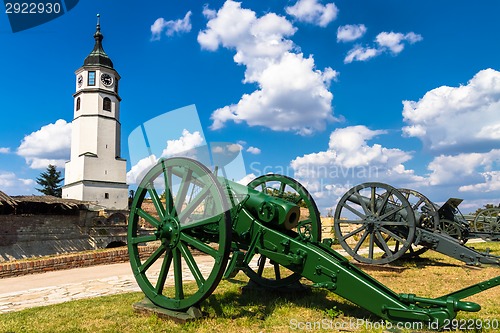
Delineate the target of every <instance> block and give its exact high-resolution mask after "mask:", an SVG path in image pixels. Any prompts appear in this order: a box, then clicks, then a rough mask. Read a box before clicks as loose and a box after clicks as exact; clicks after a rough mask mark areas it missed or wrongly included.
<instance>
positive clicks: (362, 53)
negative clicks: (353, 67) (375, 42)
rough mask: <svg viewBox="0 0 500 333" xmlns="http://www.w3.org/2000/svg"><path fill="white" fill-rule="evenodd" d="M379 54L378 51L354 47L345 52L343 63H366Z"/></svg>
mask: <svg viewBox="0 0 500 333" xmlns="http://www.w3.org/2000/svg"><path fill="white" fill-rule="evenodd" d="M379 54H380V51H379V50H378V49H374V48H370V47H362V46H359V45H356V46H354V47H353V48H352V49H351V50H349V52H347V56H346V57H345V59H344V63H345V64H349V63H351V62H353V61H366V60H368V59H371V58H373V57H376V56H378V55H379Z"/></svg>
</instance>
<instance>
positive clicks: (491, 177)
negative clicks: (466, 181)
mask: <svg viewBox="0 0 500 333" xmlns="http://www.w3.org/2000/svg"><path fill="white" fill-rule="evenodd" d="M481 176H483V178H484V183H478V184H473V185H464V186H460V187H459V188H458V190H459V191H460V192H492V191H500V171H489V172H483V173H481Z"/></svg>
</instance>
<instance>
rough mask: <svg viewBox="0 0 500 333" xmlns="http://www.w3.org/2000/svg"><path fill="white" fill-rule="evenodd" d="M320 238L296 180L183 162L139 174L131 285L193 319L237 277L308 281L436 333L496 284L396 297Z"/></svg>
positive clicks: (277, 283)
mask: <svg viewBox="0 0 500 333" xmlns="http://www.w3.org/2000/svg"><path fill="white" fill-rule="evenodd" d="M406 208H407V207H406ZM406 208H405V209H406ZM409 209H410V210H411V208H409ZM320 239H321V222H320V218H319V213H318V209H317V207H316V204H315V203H314V200H313V199H312V198H311V196H310V195H309V193H308V192H307V190H306V189H305V188H304V187H303V186H302V185H300V184H299V183H298V182H297V181H295V180H294V179H292V178H289V177H286V176H280V175H265V176H262V177H259V178H257V179H255V180H253V181H252V182H250V183H249V184H248V185H247V186H243V185H240V184H238V183H235V182H232V181H229V180H227V179H225V178H223V177H219V176H217V175H216V174H215V173H212V172H211V171H210V170H209V169H208V168H207V167H205V166H204V165H203V164H201V163H199V162H197V161H195V160H192V159H188V158H181V157H178V158H171V159H162V160H160V161H159V162H158V164H156V165H155V166H154V167H153V168H152V169H151V170H150V171H149V172H148V173H147V174H146V175H145V177H144V179H143V180H142V181H141V183H140V184H139V186H138V189H137V192H136V194H135V196H134V198H133V202H132V205H131V210H130V217H129V230H128V248H129V253H130V263H131V267H132V271H133V273H134V275H135V277H136V280H137V282H138V284H139V286H140V288H141V289H142V291H143V292H144V294H145V295H146V297H147V299H149V301H150V302H152V303H153V304H154V305H155V306H156V307H159V308H162V309H165V310H167V311H169V312H172V313H179V312H185V313H193V312H196V308H197V307H198V306H199V304H200V303H201V302H202V301H203V300H205V299H206V298H207V297H209V296H210V295H211V294H212V292H213V291H214V290H215V289H216V287H217V285H218V284H219V282H220V280H221V279H222V278H223V277H224V276H226V277H230V276H233V275H234V274H235V272H237V271H239V270H241V271H243V272H244V273H245V274H247V276H248V277H249V279H250V280H251V281H252V282H253V283H255V284H257V285H259V286H262V287H264V288H287V287H288V286H292V285H294V284H297V283H298V281H299V279H301V278H307V279H309V280H310V281H312V282H313V285H314V286H316V287H321V288H326V289H328V290H331V291H332V292H334V293H336V294H338V295H340V296H342V297H344V298H346V299H348V300H350V301H351V302H353V303H355V304H357V305H358V306H360V307H363V308H365V309H367V310H368V311H370V312H372V313H373V314H375V315H377V316H379V317H381V318H384V319H387V320H390V321H395V322H401V321H404V322H407V321H411V322H415V321H419V322H425V323H433V324H435V323H438V324H439V326H442V325H443V323H444V322H445V320H449V319H452V318H454V317H455V316H456V314H457V312H458V311H479V310H480V308H481V307H480V305H478V304H476V303H472V302H467V301H462V299H463V298H465V297H468V296H470V295H473V294H476V293H479V292H480V291H483V290H485V289H489V288H492V287H494V286H497V285H499V284H500V277H497V278H494V279H491V280H488V281H485V282H482V283H479V284H476V285H474V286H471V287H468V288H465V289H462V290H460V291H457V292H454V293H451V294H448V295H444V296H441V297H438V298H435V299H430V298H422V297H417V296H416V295H413V294H398V293H395V292H394V291H392V290H390V289H389V288H387V287H386V286H384V285H383V284H381V283H380V282H378V281H377V280H375V279H373V278H372V277H371V276H369V275H368V274H366V273H364V272H363V271H362V270H360V269H359V268H357V267H356V266H354V265H353V264H351V263H350V262H349V261H348V260H347V259H346V258H345V257H343V256H342V255H340V254H339V253H337V252H336V251H334V250H333V249H331V247H330V246H329V245H328V244H324V243H321V242H320ZM144 249H149V251H146V250H144ZM186 275H189V276H191V277H192V278H193V280H194V283H187V281H186ZM172 286H173V287H172ZM167 287H169V288H167Z"/></svg>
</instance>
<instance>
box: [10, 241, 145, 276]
mask: <svg viewBox="0 0 500 333" xmlns="http://www.w3.org/2000/svg"><path fill="white" fill-rule="evenodd" d="M154 250H155V248H154V247H151V246H145V247H142V248H140V252H141V254H142V255H144V256H147V255H150V254H152V253H153V251H154ZM126 261H129V255H128V249H127V248H126V247H120V248H114V249H109V250H103V251H93V252H84V253H75V254H68V255H61V256H57V257H46V258H40V259H33V260H20V261H11V262H8V263H0V278H7V277H14V276H21V275H27V274H36V273H44V272H49V271H56V270H61V269H70V268H77V267H87V266H95V265H105V264H116V263H120V262H126Z"/></svg>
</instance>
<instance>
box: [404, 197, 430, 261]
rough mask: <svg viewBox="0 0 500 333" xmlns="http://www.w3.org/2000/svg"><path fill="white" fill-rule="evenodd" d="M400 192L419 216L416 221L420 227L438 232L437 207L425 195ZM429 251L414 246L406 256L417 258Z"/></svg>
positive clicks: (425, 248)
mask: <svg viewBox="0 0 500 333" xmlns="http://www.w3.org/2000/svg"><path fill="white" fill-rule="evenodd" d="M398 191H399V192H401V193H402V194H403V195H404V197H405V198H406V200H408V202H409V203H410V205H411V208H412V210H413V211H414V213H415V216H419V218H418V220H416V221H415V222H416V224H417V226H418V227H420V228H423V229H426V230H436V229H437V228H438V223H439V213H438V211H437V208H436V206H435V205H434V204H433V203H432V202H431V201H430V200H429V199H428V198H427V197H426V196H425V195H423V194H422V193H420V192H418V191H415V190H410V189H406V188H400V189H398ZM428 249H429V248H427V247H425V246H418V245H414V244H412V245H411V246H410V248H409V249H408V252H406V253H405V256H408V257H416V256H419V255H421V254H422V253H424V252H427V250H428Z"/></svg>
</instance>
